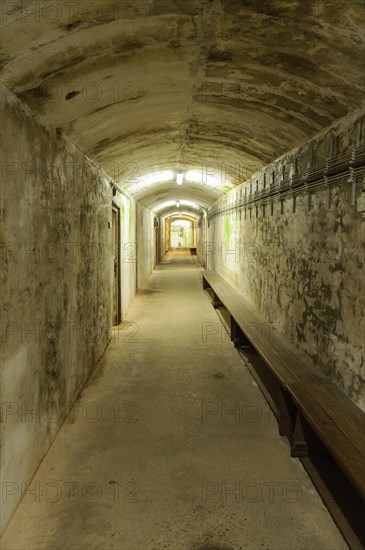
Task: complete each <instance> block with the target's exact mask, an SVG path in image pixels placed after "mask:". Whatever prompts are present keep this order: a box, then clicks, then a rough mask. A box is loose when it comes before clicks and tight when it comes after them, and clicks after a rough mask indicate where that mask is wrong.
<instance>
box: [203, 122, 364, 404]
mask: <svg viewBox="0 0 365 550" xmlns="http://www.w3.org/2000/svg"><path fill="white" fill-rule="evenodd" d="M358 120H360V121H362V133H361V137H360V142H359V143H358V145H364V125H363V115H361V116H360V117H359V116H358V115H357V116H353V117H351V118H348V119H345V120H343V121H341V122H340V123H338V124H337V125H335V126H334V127H333V128H331V129H330V130H328V131H326V132H322V133H321V134H320V135H318V136H317V138H316V139H315V140H312V141H311V142H309V143H308V144H306V145H304V146H303V147H301V148H299V149H297V150H295V151H293V152H292V153H289V154H287V155H285V156H283V157H281V158H280V159H278V161H276V162H275V163H273V164H272V165H270V166H268V167H267V168H266V169H265V171H262V172H260V173H258V174H255V175H254V176H253V177H252V179H251V180H249V181H248V182H245V184H243V185H242V186H241V187H240V188H238V189H237V190H235V191H233V192H230V193H229V194H228V195H226V196H225V197H223V198H222V200H220V201H219V202H218V203H217V204H216V205H215V209H216V213H217V209H224V208H231V210H230V212H226V213H221V214H218V215H216V216H215V217H211V218H210V221H209V230H208V231H209V235H208V239H207V240H208V243H210V244H207V246H206V249H207V252H208V267H207V268H208V269H214V270H216V271H217V272H218V273H219V274H220V275H222V276H223V277H224V278H225V279H226V280H227V281H228V282H229V283H230V284H231V285H232V286H234V287H235V288H236V289H237V290H238V291H239V292H240V293H242V296H244V297H245V298H246V299H247V300H249V301H250V302H251V303H252V304H254V305H255V306H256V307H257V309H258V310H259V311H260V312H261V313H262V314H263V315H264V316H265V317H266V319H268V320H269V321H270V322H272V323H273V324H274V325H275V326H276V327H277V328H278V329H279V330H280V331H281V332H282V333H283V334H285V335H286V337H287V338H289V339H290V340H291V341H292V342H293V343H294V344H295V345H296V346H297V347H298V348H301V349H302V350H304V351H305V352H306V353H307V354H308V356H309V357H310V358H311V359H312V361H313V363H314V364H315V365H316V366H317V367H318V368H319V369H321V370H322V371H324V372H325V373H326V375H328V377H329V378H330V379H331V380H332V381H334V382H335V383H336V384H338V386H339V387H340V388H342V389H343V390H344V391H345V392H346V393H347V394H348V395H349V396H350V397H351V398H352V399H353V400H354V402H355V403H357V404H358V405H359V406H360V407H361V408H362V409H365V394H364V388H365V384H364V382H365V363H364V334H365V316H364V307H365V298H364V297H365V288H364V287H365V277H364V250H365V239H364V236H365V219H364V218H363V217H362V215H361V213H358V212H357V208H356V205H352V204H351V193H352V185H351V183H350V182H349V181H348V180H349V176H350V173H349V172H347V173H346V174H345V175H344V176H342V177H340V178H339V179H338V180H337V181H336V182H333V181H332V183H331V189H330V192H329V195H327V191H326V189H325V187H324V186H323V185H322V186H319V187H318V188H317V189H313V191H312V193H311V195H310V202H309V200H308V194H307V193H305V194H303V195H301V196H298V197H297V198H296V202H295V203H294V206H293V197H292V196H288V197H287V198H286V199H285V200H284V201H283V203H281V201H276V202H274V203H273V205H272V210H271V206H270V204H267V205H266V206H265V207H263V206H262V204H261V205H260V203H253V204H252V208H251V209H250V208H248V207H246V208H237V207H236V206H237V203H239V202H241V204H242V200H243V198H244V195H245V188H246V189H247V191H246V193H247V197H248V196H249V194H250V189H251V190H252V194H251V196H253V194H254V192H255V190H256V186H258V191H259V193H260V192H261V190H262V189H263V186H264V172H266V185H270V181H272V172H274V173H275V176H274V182H278V181H279V180H280V179H281V178H282V173H283V172H282V167H283V165H285V166H286V169H287V171H288V170H289V171H290V173H292V172H293V171H294V169H295V164H296V163H297V168H298V169H299V170H306V169H307V167H308V165H310V164H311V159H312V150H313V147H314V146H315V147H316V149H317V154H316V164H318V163H321V162H323V161H324V160H325V159H326V158H327V155H328V152H329V150H330V148H331V143H332V147H334V146H335V147H336V148H337V151H333V152H336V153H346V152H351V150H352V148H353V144H354V142H355V139H356V128H358V125H357V121H358ZM296 159H297V160H296ZM363 174H364V171H363V173H362V174H358V175H357V176H356V179H357V190H356V197H357V198H358V197H359V196H360V193H361V190H362V187H363V177H364V176H363ZM256 207H257V208H256ZM210 214H212V211H211V212H210ZM232 251H233V253H232Z"/></svg>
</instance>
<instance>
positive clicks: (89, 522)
mask: <svg viewBox="0 0 365 550" xmlns="http://www.w3.org/2000/svg"><path fill="white" fill-rule="evenodd" d="M201 269H202V267H201V265H200V264H199V262H198V261H197V259H196V257H192V256H191V255H190V253H189V252H188V251H180V250H179V251H174V252H170V253H168V254H167V255H166V256H165V257H164V259H163V261H162V262H161V264H160V265H159V266H157V268H156V270H155V271H154V272H153V274H152V275H151V276H150V277H149V278H148V279H147V281H146V282H145V284H144V285H143V287H142V288H141V289H140V291H139V292H138V293H137V295H136V297H135V298H134V300H133V302H132V304H131V306H130V309H129V312H128V316H127V321H129V322H130V323H131V324H130V325H129V327H131V328H128V327H127V328H123V327H122V326H121V327H119V328H117V329H115V334H114V337H113V339H112V343H111V344H110V346H109V348H108V350H107V351H106V353H105V355H104V357H103V359H102V361H101V364H100V365H99V367H98V368H97V369H96V371H95V373H94V374H93V376H92V377H91V380H90V382H89V383H88V384H87V386H86V388H85V389H84V390H83V392H82V395H81V397H80V400H79V401H78V402H77V403H76V405H75V408H74V411H73V412H72V413H71V416H70V419H68V420H66V422H65V424H64V425H63V427H62V428H61V430H60V432H59V434H58V436H57V437H56V439H55V442H54V443H53V445H52V447H51V449H50V451H49V452H48V454H47V455H46V457H45V459H44V461H43V462H42V464H41V466H40V468H39V469H38V471H37V473H36V475H35V477H34V478H33V480H32V482H31V484H30V486H29V488H28V493H27V496H26V499H25V502H24V503H22V504H21V505H20V506H19V508H18V511H17V512H16V513H15V516H14V517H13V519H12V521H11V523H10V525H9V527H8V529H7V531H6V535H5V537H4V539H3V542H2V548H3V549H4V550H10V549H12V550H18V549H20V548H29V549H37V550H38V549H45V550H46V549H47V550H48V549H49V550H51V549H52V550H63V549H64V548H78V549H80V550H81V549H84V548H85V549H86V548H91V549H100V550H101V549H110V550H111V549H116V550H117V549H118V550H129V549H141V548H146V549H159V548H161V549H162V548H174V549H176V550H180V549H181V550H183V549H191V550H200V549H203V548H204V549H208V548H209V549H233V548H234V549H237V550H238V549H241V548H242V549H243V548H296V549H309V548H310V549H313V550H317V549H328V548H334V549H336V550H337V549H341V548H347V545H346V543H345V542H344V540H343V539H342V536H341V534H340V533H339V531H338V529H337V528H336V526H335V525H334V523H333V521H332V519H331V517H330V515H329V513H328V512H327V510H326V508H325V507H324V505H323V504H322V502H321V500H320V497H319V496H318V494H317V492H316V491H315V489H314V487H313V485H312V484H311V482H310V480H309V478H308V476H307V474H306V473H305V471H304V469H303V467H302V466H301V464H300V462H299V461H298V460H297V459H292V458H290V456H289V453H288V444H287V442H285V441H283V440H282V439H280V438H279V437H278V435H277V425H276V421H275V418H274V416H273V414H272V413H271V411H270V408H269V406H268V404H267V403H266V401H265V399H264V397H263V396H262V394H261V392H260V390H259V389H258V388H257V385H256V383H255V382H254V379H253V378H252V376H251V374H250V373H249V371H248V370H247V368H246V367H245V364H244V362H243V361H242V359H241V357H240V355H239V354H238V352H237V351H236V350H235V348H234V347H233V346H232V345H231V343H230V339H229V338H228V337H226V336H227V335H226V333H225V330H224V329H222V327H221V326H220V322H219V319H218V317H217V315H216V314H215V311H214V309H213V308H212V307H211V305H210V303H209V300H208V298H207V296H206V295H205V294H203V292H202V289H201V277H200V272H201ZM218 327H219V330H217V331H215V330H212V328H218Z"/></svg>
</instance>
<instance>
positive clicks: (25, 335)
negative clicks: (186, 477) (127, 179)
mask: <svg viewBox="0 0 365 550" xmlns="http://www.w3.org/2000/svg"><path fill="white" fill-rule="evenodd" d="M2 97H3V101H2V102H1V124H2V131H3V132H4V135H5V136H6V140H2V142H1V167H2V174H1V176H2V178H1V179H2V181H1V187H2V196H1V233H2V235H1V243H2V245H1V252H2V271H1V314H2V318H1V328H2V335H1V336H2V369H1V382H2V384H1V387H2V402H3V409H2V413H3V415H2V455H1V464H2V475H3V478H4V479H5V480H6V482H7V483H10V485H9V491H10V492H13V493H14V494H13V495H11V496H9V497H8V498H7V502H6V503H4V502H3V503H2V506H1V509H2V514H3V516H2V526H3V528H4V527H5V526H6V524H7V522H8V520H9V518H10V516H11V514H12V512H13V511H14V509H15V507H16V505H17V503H18V502H19V499H20V497H21V490H22V484H27V483H28V482H29V480H30V479H31V476H32V474H33V472H34V471H35V469H36V468H37V466H38V464H39V462H40V460H41V459H42V458H43V456H44V454H45V452H46V451H47V449H48V448H49V446H50V444H51V443H52V441H53V439H54V437H55V435H56V433H57V432H58V430H59V428H60V426H61V424H62V422H63V420H64V419H65V416H66V414H67V413H68V412H69V411H70V409H71V408H72V406H73V404H74V401H75V399H76V398H77V396H78V394H79V393H80V391H81V389H82V388H83V386H84V385H85V383H86V381H87V380H88V378H89V376H90V374H91V373H92V372H93V370H94V369H95V367H96V365H97V364H98V362H99V360H100V358H101V357H102V355H103V353H104V350H105V348H106V346H107V345H108V342H109V339H110V337H111V296H112V268H113V257H112V240H111V238H112V232H111V210H112V201H114V202H116V203H117V205H119V206H120V210H121V224H120V233H121V255H120V257H121V302H122V312H123V314H124V313H125V312H126V310H127V308H128V305H129V303H130V301H131V299H132V297H133V295H134V293H135V289H136V258H134V260H135V261H132V262H126V261H124V260H125V257H126V256H127V255H128V254H129V256H130V257H131V258H132V259H133V250H134V249H135V247H136V243H135V201H134V199H131V198H129V197H127V196H125V195H121V194H119V193H117V195H116V196H115V197H113V196H112V189H111V186H110V179H109V178H108V176H107V175H106V174H105V173H104V172H103V171H102V170H101V169H100V168H98V167H97V166H96V165H95V164H93V163H92V162H90V161H89V160H88V159H87V158H86V157H85V156H84V155H83V154H81V152H80V151H79V150H78V149H77V148H76V147H75V146H73V145H71V144H69V143H68V142H66V141H65V140H64V139H63V138H61V137H59V136H57V133H56V131H55V130H54V129H53V128H51V127H49V126H47V125H46V124H44V125H43V124H40V123H39V120H38V119H39V117H37V120H36V118H35V117H33V115H32V113H31V112H30V111H29V109H28V108H27V107H25V106H24V105H23V104H21V103H20V102H19V100H18V99H16V98H15V97H14V96H13V95H12V94H11V93H10V92H9V91H8V90H7V89H6V88H2ZM139 211H140V212H142V214H143V216H147V218H148V216H150V215H151V214H149V213H148V212H150V211H147V210H146V209H145V208H143V207H140V208H139ZM144 211H146V212H145V213H144ZM127 244H128V246H127ZM129 245H131V246H129ZM143 245H144V244H143V243H141V247H143ZM152 253H153V250H151V248H150V243H146V249H145V250H143V249H141V257H144V258H146V259H147V264H146V267H145V274H146V273H147V271H148V269H150V268H151V265H152V261H151V260H148V258H149V254H152ZM88 414H90V416H92V415H93V414H95V410H93V411H91V410H90V411H89V412H88V411H85V415H86V418H87V416H88ZM23 487H24V485H23Z"/></svg>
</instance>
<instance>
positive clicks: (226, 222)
mask: <svg viewBox="0 0 365 550" xmlns="http://www.w3.org/2000/svg"><path fill="white" fill-rule="evenodd" d="M231 229H232V227H231V222H230V216H226V217H225V218H224V241H225V243H226V246H228V245H229V244H230V239H231Z"/></svg>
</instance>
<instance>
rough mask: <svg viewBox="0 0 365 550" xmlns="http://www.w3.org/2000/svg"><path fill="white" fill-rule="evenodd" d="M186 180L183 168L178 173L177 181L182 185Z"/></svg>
mask: <svg viewBox="0 0 365 550" xmlns="http://www.w3.org/2000/svg"><path fill="white" fill-rule="evenodd" d="M183 181H184V174H183V173H182V171H181V170H179V171H178V172H177V174H176V183H177V184H178V185H182V182H183Z"/></svg>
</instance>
